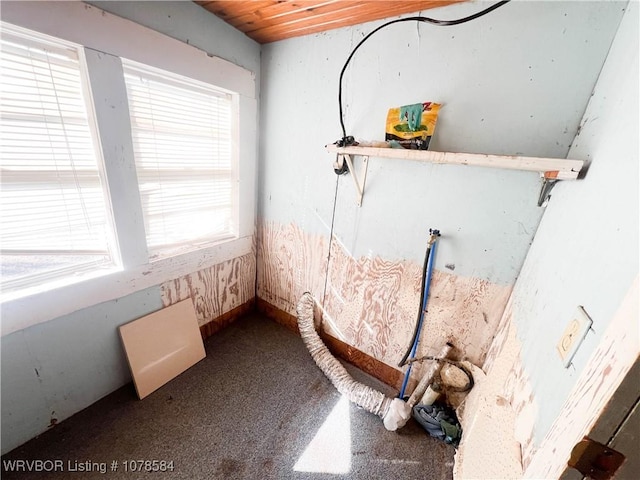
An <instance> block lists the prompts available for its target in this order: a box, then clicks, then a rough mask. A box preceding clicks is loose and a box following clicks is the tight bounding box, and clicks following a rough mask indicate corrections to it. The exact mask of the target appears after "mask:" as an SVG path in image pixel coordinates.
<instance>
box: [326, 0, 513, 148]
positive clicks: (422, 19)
mask: <svg viewBox="0 0 640 480" xmlns="http://www.w3.org/2000/svg"><path fill="white" fill-rule="evenodd" d="M509 1H510V0H502V1H500V2H498V3H496V4H494V5H491V6H490V7H488V8H485V9H484V10H482V11H480V12H478V13H474V14H473V15H469V16H468V17H464V18H458V19H457V20H436V19H434V18H429V17H422V16H418V17H406V18H398V19H396V20H391V21H390V22H387V23H383V24H382V25H380V26H379V27H378V28H375V29H374V30H373V31H371V32H370V33H369V34H368V35H367V36H366V37H364V38H363V39H362V40H360V42H359V43H358V44H357V45H356V46H355V48H354V49H353V50H352V51H351V54H350V55H349V57H348V58H347V61H346V62H345V63H344V66H343V67H342V70H341V71H340V80H339V81H338V106H339V107H340V126H341V127H342V142H343V143H345V142H347V130H346V129H345V127H344V114H343V111H342V77H344V72H345V71H346V70H347V66H348V65H349V62H350V61H351V59H352V58H353V56H354V55H355V53H356V52H357V51H358V49H359V48H360V47H361V46H362V44H363V43H364V42H366V41H367V40H368V39H369V37H371V35H373V34H374V33H376V32H377V31H379V30H382V29H383V28H385V27H388V26H389V25H393V24H394V23H400V22H422V23H431V24H433V25H438V26H440V27H449V26H453V25H460V24H462V23H466V22H470V21H471V20H475V19H476V18H480V17H482V16H483V15H486V14H487V13H490V12H493V11H494V10H495V9H497V8H499V7H501V6H503V5H504V4H506V3H509ZM346 144H347V145H348V144H349V143H346Z"/></svg>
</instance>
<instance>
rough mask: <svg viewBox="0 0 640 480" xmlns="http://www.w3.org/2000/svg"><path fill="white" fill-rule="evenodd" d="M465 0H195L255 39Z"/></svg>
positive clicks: (287, 35) (295, 34) (304, 32)
mask: <svg viewBox="0 0 640 480" xmlns="http://www.w3.org/2000/svg"><path fill="white" fill-rule="evenodd" d="M461 1H465V0H422V1H414V0H408V1H384V0H369V1H354V0H346V1H345V0H324V1H323V0H264V1H261V0H251V1H243V0H223V1H196V3H198V4H200V5H202V6H203V7H204V8H206V9H207V10H209V11H210V12H211V13H213V14H215V15H217V16H218V17H220V18H221V19H223V20H224V21H225V22H227V23H229V24H231V25H232V26H234V27H235V28H237V29H238V30H240V31H241V32H244V33H245V34H246V35H248V36H249V37H250V38H252V39H254V40H255V41H256V42H258V43H270V42H276V41H278V40H284V39H286V38H291V37H299V36H301V35H308V34H310V33H318V32H324V31H327V30H331V29H334V28H340V27H347V26H351V25H357V24H359V23H364V22H370V21H372V20H379V19H381V18H389V17H395V16H397V15H401V14H405V13H415V12H420V11H422V10H428V9H430V8H437V7H442V6H445V5H449V4H451V3H457V2H461Z"/></svg>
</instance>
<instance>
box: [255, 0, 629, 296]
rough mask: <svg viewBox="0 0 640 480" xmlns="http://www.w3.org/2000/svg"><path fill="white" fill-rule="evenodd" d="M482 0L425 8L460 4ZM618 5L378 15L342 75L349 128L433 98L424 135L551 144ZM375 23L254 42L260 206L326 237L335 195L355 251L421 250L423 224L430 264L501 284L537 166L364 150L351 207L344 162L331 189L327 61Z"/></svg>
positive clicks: (516, 249) (565, 140)
mask: <svg viewBox="0 0 640 480" xmlns="http://www.w3.org/2000/svg"><path fill="white" fill-rule="evenodd" d="M492 3H494V2H473V3H465V4H460V5H455V6H448V7H444V8H440V9H436V10H429V11H428V12H425V13H426V14H428V16H431V17H434V18H443V19H452V18H459V17H463V16H466V15H469V14H471V13H474V12H477V11H479V10H481V9H482V8H485V7H487V6H488V5H490V4H492ZM623 6H624V3H619V2H538V1H535V2H533V1H532V2H527V1H519V2H511V3H509V4H507V5H506V6H504V7H502V8H500V9H498V10H496V11H494V12H492V13H491V14H489V15H487V16H485V17H482V18H480V19H478V20H475V21H473V22H470V23H467V24H464V25H461V26H457V27H435V26H430V25H420V26H418V25H417V24H416V23H404V24H397V25H393V26H391V27H388V28H387V29H384V30H381V31H379V32H378V33H376V34H375V35H374V36H372V37H371V38H370V40H369V41H368V42H367V43H365V44H364V45H363V47H362V48H361V49H360V50H359V51H358V52H357V53H356V55H355V57H354V59H353V61H352V62H351V64H350V66H349V68H348V70H347V72H346V75H345V80H344V91H343V98H344V106H345V114H346V121H345V123H346V128H347V133H348V134H352V135H354V136H356V138H361V139H364V140H380V139H383V138H384V128H385V119H386V114H387V110H388V109H389V108H391V107H396V106H400V105H406V104H410V103H416V102H422V101H436V102H441V103H442V104H443V107H442V109H441V110H440V118H439V120H438V125H437V127H436V131H435V136H434V138H433V140H432V149H433V150H441V151H451V152H471V153H494V154H520V155H528V156H550V157H558V158H565V157H566V155H567V152H568V150H569V145H570V142H571V140H572V139H573V137H574V135H575V133H576V131H577V129H578V125H579V122H580V119H581V118H582V114H583V113H584V110H585V108H586V105H587V102H588V100H589V96H590V94H591V92H592V90H593V87H594V85H595V82H596V79H597V78H598V74H599V72H600V69H601V67H602V64H603V63H604V59H605V58H606V55H607V52H608V50H609V47H610V45H611V42H612V40H613V37H614V34H615V31H616V28H617V26H618V24H619V22H620V19H621V17H622V8H623ZM381 23H382V22H374V23H368V24H365V25H360V26H357V27H353V28H343V29H339V30H333V31H329V32H325V33H322V34H316V35H309V36H305V37H300V38H294V39H290V40H284V41H280V42H276V43H273V44H268V45H265V46H264V47H263V53H262V79H263V81H262V87H261V95H262V103H261V121H260V125H261V134H260V138H261V146H260V150H261V151H260V155H259V159H260V162H261V163H260V165H259V170H260V176H259V214H258V215H259V218H261V219H262V220H263V221H274V222H278V223H282V224H287V223H289V222H293V223H295V224H297V225H298V226H299V227H301V228H302V229H303V230H305V231H306V232H309V233H319V234H323V235H325V236H327V237H328V235H329V230H330V225H331V219H332V212H333V204H334V198H336V201H337V208H336V214H335V230H334V233H335V234H336V235H337V237H338V238H339V240H340V241H341V243H342V244H343V245H344V247H345V248H346V250H347V251H348V252H349V253H350V254H351V255H352V256H353V257H355V258H358V257H360V256H381V257H383V258H385V259H389V260H412V261H414V262H416V263H421V261H422V257H423V255H424V249H425V242H426V239H427V237H428V229H429V228H430V227H437V228H439V229H440V230H441V231H442V232H443V238H442V241H441V242H440V244H439V245H440V246H439V253H438V256H437V259H436V265H435V266H436V269H439V270H444V266H445V264H455V274H457V275H461V276H465V277H474V278H480V279H485V280H489V281H490V282H493V283H496V284H500V285H513V283H514V281H515V279H516V277H517V275H518V272H519V270H520V268H521V266H522V263H523V261H524V258H525V255H526V253H527V251H528V249H529V245H530V243H531V241H532V239H533V236H534V234H535V231H536V228H537V226H538V222H539V221H540V218H541V216H542V214H543V212H544V209H542V208H539V207H537V197H538V193H539V188H540V179H539V177H538V175H537V174H535V173H528V172H514V171H506V170H498V169H482V168H477V167H476V168H474V167H464V166H452V165H428V164H420V163H417V162H411V161H398V160H395V161H394V160H389V159H378V158H372V159H371V160H370V162H369V172H368V176H367V186H366V191H365V196H364V202H363V205H362V207H360V208H359V207H357V206H356V204H355V190H354V186H353V183H352V179H351V178H350V177H349V176H348V175H345V176H342V177H340V178H339V185H338V190H337V197H336V196H335V192H336V176H335V174H334V173H333V170H332V166H331V164H332V161H333V158H332V157H331V155H329V154H328V153H327V152H326V151H325V150H324V145H325V144H327V143H332V142H334V141H335V140H337V139H339V138H340V137H341V136H342V133H341V131H340V125H339V116H338V106H337V95H338V75H339V73H340V69H341V68H342V65H343V63H344V61H345V60H346V58H347V56H348V55H349V53H350V51H351V50H352V48H353V47H354V46H355V45H356V44H357V42H359V41H360V40H361V39H362V38H363V36H364V35H366V34H367V33H369V32H370V31H371V30H373V29H374V28H375V27H376V26H378V25H379V24H381ZM576 153H579V152H576ZM578 158H580V156H578Z"/></svg>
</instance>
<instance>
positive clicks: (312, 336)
mask: <svg viewBox="0 0 640 480" xmlns="http://www.w3.org/2000/svg"><path fill="white" fill-rule="evenodd" d="M313 305H314V300H313V296H312V295H311V294H310V293H309V292H306V293H304V294H303V295H302V297H301V298H300V301H299V302H298V306H297V308H296V312H297V314H298V328H299V330H300V336H301V337H302V341H303V342H304V344H305V346H306V347H307V349H308V350H309V353H310V354H311V357H312V358H313V360H314V362H316V365H318V367H320V370H322V373H324V374H325V375H326V376H327V378H328V379H329V380H331V383H333V386H334V387H336V389H337V390H338V391H339V392H340V393H341V394H343V395H345V396H346V397H347V398H348V399H349V400H350V401H351V402H353V403H355V404H356V405H358V406H359V407H361V408H363V409H365V410H366V411H367V412H370V413H373V414H375V415H377V416H379V417H380V418H382V421H383V423H384V426H385V428H386V429H387V430H391V431H394V430H397V429H398V428H400V427H403V426H404V425H405V423H407V420H409V417H410V416H411V408H410V407H409V406H408V405H407V404H406V403H405V402H404V401H402V400H400V399H399V398H389V397H387V396H386V395H385V394H383V393H382V392H379V391H378V390H375V389H374V388H371V387H369V386H367V385H364V384H362V383H360V382H357V381H355V380H354V379H353V378H352V377H351V375H349V373H348V372H347V370H346V369H345V368H344V367H343V366H342V364H341V363H340V362H339V361H338V360H337V359H336V358H335V357H334V356H333V355H332V354H331V352H330V351H329V349H328V348H327V346H326V345H325V344H324V342H323V341H322V339H321V338H320V336H319V335H318V332H316V328H315V325H314V323H313Z"/></svg>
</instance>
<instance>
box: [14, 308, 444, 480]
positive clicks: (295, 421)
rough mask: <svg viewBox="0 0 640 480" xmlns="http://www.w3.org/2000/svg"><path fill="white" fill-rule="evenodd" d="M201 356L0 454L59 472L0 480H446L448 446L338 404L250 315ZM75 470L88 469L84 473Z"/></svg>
mask: <svg viewBox="0 0 640 480" xmlns="http://www.w3.org/2000/svg"><path fill="white" fill-rule="evenodd" d="M205 347H206V351H207V357H206V358H205V359H204V360H202V361H201V362H199V363H198V364H197V365H195V366H194V367H192V368H191V369H189V370H188V371H187V372H185V373H183V374H182V375H180V376H179V377H178V378H176V379H174V380H173V381H171V382H170V383H169V384H167V385H165V386H164V387H162V388H161V389H159V390H157V391H156V392H154V393H153V394H151V395H150V396H149V397H147V398H145V399H144V400H142V401H140V400H138V399H137V397H136V395H135V391H134V388H133V385H132V384H129V385H127V386H125V387H123V388H121V389H119V390H117V391H116V392H114V393H112V394H111V395H109V396H107V397H105V398H103V399H102V400H100V401H98V402H97V403H95V404H93V405H92V406H90V407H89V408H87V409H85V410H83V411H82V412H79V413H77V414H76V415H74V416H73V417H71V418H69V419H67V420H65V421H64V422H62V423H60V424H59V425H57V426H55V427H54V428H52V429H51V430H49V431H47V432H46V433H44V434H42V435H40V436H39V437H37V438H35V439H33V440H31V441H29V442H28V443H26V444H25V445H23V446H21V447H19V448H17V449H15V450H13V451H12V452H10V453H8V454H7V455H5V456H3V457H2V460H3V461H4V460H11V459H22V460H36V459H39V460H61V461H62V468H63V470H64V471H63V472H49V473H44V472H38V473H20V474H16V473H15V472H14V473H10V472H7V471H4V468H3V472H2V478H3V479H7V480H9V479H15V478H19V479H37V480H45V479H78V480H79V479H94V478H95V479H105V478H109V479H114V480H115V479H138V478H153V479H164V478H177V479H191V480H196V479H218V478H219V479H235V478H238V479H269V478H273V479H289V478H291V479H325V478H326V479H338V478H347V479H369V480H373V479H400V480H409V479H418V478H419V479H450V478H452V467H453V455H454V449H453V448H452V447H451V446H449V445H445V444H444V443H441V442H439V441H437V440H435V439H432V438H430V437H428V436H427V435H426V433H425V432H424V431H423V430H422V429H421V428H420V427H419V426H418V425H417V424H416V423H415V422H414V421H413V420H411V422H410V423H409V424H408V425H407V426H405V427H404V428H403V429H402V430H400V431H398V432H388V431H386V430H385V428H384V426H383V425H382V421H381V420H380V419H379V418H378V417H376V416H374V415H372V414H369V413H367V412H365V411H363V410H361V409H359V408H357V407H356V406H355V405H352V404H349V403H348V402H346V401H345V400H344V399H341V396H340V394H339V393H338V392H337V391H336V390H335V389H334V387H333V386H332V385H331V384H330V382H329V381H328V380H327V379H326V377H325V376H324V375H323V374H322V372H321V371H320V370H319V369H318V368H317V367H316V365H315V364H314V363H313V360H312V359H311V357H310V355H309V353H308V352H307V350H306V348H305V347H304V345H303V343H302V340H301V339H300V337H298V336H296V335H295V334H293V333H291V332H290V331H288V330H286V329H285V328H283V327H281V326H280V325H278V324H276V323H274V322H272V321H270V320H268V319H265V318H262V317H260V316H258V315H250V316H248V317H245V318H243V319H240V320H238V321H236V322H235V323H233V324H232V325H231V326H229V327H227V328H226V329H224V330H223V331H221V332H219V333H217V334H216V335H214V336H213V337H211V338H209V339H207V340H206V341H205ZM347 368H348V370H349V371H350V373H351V374H352V375H353V376H354V377H356V378H357V379H358V380H360V381H362V382H364V383H367V384H369V385H371V386H373V387H375V388H378V389H380V390H383V391H386V393H389V394H393V390H391V389H389V387H387V386H385V385H383V384H382V383H380V382H378V381H377V380H376V379H374V378H372V377H370V376H368V375H366V374H364V373H363V372H361V371H360V370H358V369H356V368H354V367H352V366H350V365H348V366H347ZM137 460H144V461H150V462H152V461H153V460H157V461H158V462H161V461H165V462H167V463H165V464H162V463H155V464H153V463H148V464H146V465H144V464H142V465H141V467H142V469H143V471H139V468H138V466H139V465H140V464H139V463H138V462H136V463H135V465H134V464H132V463H131V462H132V461H137ZM86 461H90V462H94V463H96V464H97V465H96V466H92V467H86ZM114 461H115V462H117V463H118V465H117V470H115V471H113V470H112V468H111V466H112V464H113V462H114ZM125 461H126V462H128V464H127V467H128V468H127V469H126V470H128V471H125ZM102 462H105V466H107V470H108V471H107V473H105V474H103V473H101V472H100V471H99V470H100V468H102V467H101V466H100V464H101V463H102ZM168 462H172V464H170V463H168ZM3 463H4V462H3ZM154 465H155V466H154ZM171 467H173V469H172V471H165V472H161V471H160V472H158V471H156V472H146V471H144V469H146V468H148V469H154V468H155V469H168V468H171ZM83 468H84V470H93V471H81V470H82V469H83ZM70 470H76V471H70ZM132 470H138V471H132Z"/></svg>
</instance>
